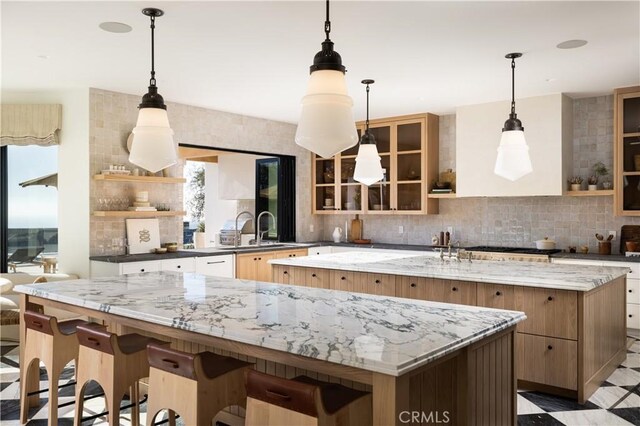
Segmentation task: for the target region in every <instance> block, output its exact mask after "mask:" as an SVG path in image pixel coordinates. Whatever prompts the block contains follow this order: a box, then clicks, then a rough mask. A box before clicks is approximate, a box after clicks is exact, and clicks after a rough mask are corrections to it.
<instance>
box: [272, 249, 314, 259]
mask: <svg viewBox="0 0 640 426" xmlns="http://www.w3.org/2000/svg"><path fill="white" fill-rule="evenodd" d="M307 254H308V250H307V249H297V250H281V251H274V252H273V256H274V257H273V258H274V259H286V258H289V257H304V256H307Z"/></svg>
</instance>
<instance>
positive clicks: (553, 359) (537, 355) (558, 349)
mask: <svg viewBox="0 0 640 426" xmlns="http://www.w3.org/2000/svg"><path fill="white" fill-rule="evenodd" d="M516 357H517V363H516V365H517V368H518V379H519V380H526V381H529V382H535V383H544V384H545V385H549V386H557V387H560V388H565V389H573V390H575V389H577V387H578V371H577V368H578V367H577V366H578V342H576V341H573V340H564V339H554V338H551V337H544V336H533V335H530V334H524V333H516Z"/></svg>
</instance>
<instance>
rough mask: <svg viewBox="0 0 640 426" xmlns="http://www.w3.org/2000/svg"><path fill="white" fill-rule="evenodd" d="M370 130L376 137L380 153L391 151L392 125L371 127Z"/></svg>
mask: <svg viewBox="0 0 640 426" xmlns="http://www.w3.org/2000/svg"><path fill="white" fill-rule="evenodd" d="M369 132H370V133H371V134H372V135H373V136H374V137H375V138H376V145H377V147H378V153H383V152H391V127H389V126H384V127H370V128H369Z"/></svg>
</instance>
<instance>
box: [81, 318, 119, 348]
mask: <svg viewBox="0 0 640 426" xmlns="http://www.w3.org/2000/svg"><path fill="white" fill-rule="evenodd" d="M78 342H79V343H80V345H82V346H86V347H88V348H91V349H95V350H97V351H100V352H104V353H107V354H111V355H115V350H114V347H116V346H117V344H118V343H117V335H115V334H113V333H109V332H108V331H106V330H105V329H104V328H101V327H100V328H99V327H92V326H90V325H79V326H78Z"/></svg>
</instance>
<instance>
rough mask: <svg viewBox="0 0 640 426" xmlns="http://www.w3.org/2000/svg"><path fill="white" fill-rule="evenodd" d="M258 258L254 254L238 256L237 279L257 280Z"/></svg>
mask: <svg viewBox="0 0 640 426" xmlns="http://www.w3.org/2000/svg"><path fill="white" fill-rule="evenodd" d="M257 259H258V258H257V256H256V255H255V254H253V253H247V254H238V255H236V278H237V279H239V280H257V279H258V268H257V266H256V261H257Z"/></svg>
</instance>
